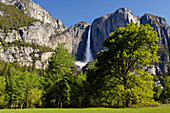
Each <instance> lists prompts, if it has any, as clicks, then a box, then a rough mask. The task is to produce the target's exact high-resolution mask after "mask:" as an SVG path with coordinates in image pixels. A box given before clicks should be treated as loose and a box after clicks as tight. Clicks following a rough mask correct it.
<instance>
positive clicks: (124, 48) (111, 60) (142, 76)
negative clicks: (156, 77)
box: [87, 23, 159, 107]
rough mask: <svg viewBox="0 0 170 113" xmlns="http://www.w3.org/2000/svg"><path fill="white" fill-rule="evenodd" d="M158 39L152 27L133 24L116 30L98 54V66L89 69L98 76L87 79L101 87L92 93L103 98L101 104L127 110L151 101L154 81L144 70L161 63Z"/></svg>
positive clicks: (96, 64) (89, 76)
mask: <svg viewBox="0 0 170 113" xmlns="http://www.w3.org/2000/svg"><path fill="white" fill-rule="evenodd" d="M158 40H159V38H158V37H157V33H156V32H155V31H153V28H152V27H150V25H148V24H147V25H145V26H144V25H140V26H139V25H138V24H134V23H130V24H128V25H127V27H119V28H117V30H116V31H115V32H112V33H111V34H110V35H109V37H107V38H106V39H105V41H104V43H103V45H104V46H105V47H107V48H108V49H107V50H105V51H102V52H100V53H99V54H98V56H97V60H96V63H95V67H94V68H92V69H91V70H89V73H93V75H95V76H96V77H95V78H94V77H93V80H92V79H91V78H92V77H91V75H88V76H87V81H88V80H89V79H90V82H91V83H92V82H93V86H94V85H95V86H97V85H98V86H100V87H98V90H99V91H98V92H94V90H92V91H93V93H92V94H95V97H96V95H97V94H98V97H99V98H100V99H97V100H96V102H97V103H98V104H99V103H100V104H101V103H103V104H104V105H107V106H119V107H120V106H124V107H125V106H130V104H138V103H146V102H151V100H152V98H153V84H154V82H153V80H152V79H153V77H152V76H151V75H150V74H149V73H148V72H146V71H145V70H144V67H145V66H151V64H153V63H155V62H158V58H159V57H158V56H157V49H158V45H157V44H156V43H157V42H158ZM90 87H91V86H90ZM99 100H100V101H99Z"/></svg>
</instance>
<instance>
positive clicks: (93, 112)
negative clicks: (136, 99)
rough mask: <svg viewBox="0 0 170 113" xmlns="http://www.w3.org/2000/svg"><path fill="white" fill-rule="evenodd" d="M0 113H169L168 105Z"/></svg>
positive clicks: (28, 110) (4, 111)
mask: <svg viewBox="0 0 170 113" xmlns="http://www.w3.org/2000/svg"><path fill="white" fill-rule="evenodd" d="M0 113H170V105H162V106H160V107H144V108H85V109H55V108H54V109H12V110H11V109H2V110H0Z"/></svg>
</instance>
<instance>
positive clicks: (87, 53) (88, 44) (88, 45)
mask: <svg viewBox="0 0 170 113" xmlns="http://www.w3.org/2000/svg"><path fill="white" fill-rule="evenodd" d="M90 33H91V26H90V28H89V31H88V38H87V46H86V54H85V58H86V60H85V62H86V63H88V62H90V61H91V60H92V54H91V50H90Z"/></svg>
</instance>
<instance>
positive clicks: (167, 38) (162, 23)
mask: <svg viewBox="0 0 170 113" xmlns="http://www.w3.org/2000/svg"><path fill="white" fill-rule="evenodd" d="M130 22H135V23H136V22H138V23H139V24H144V25H145V24H150V25H151V26H152V27H154V30H155V31H157V32H158V37H160V38H161V40H160V41H159V43H158V45H159V50H158V55H160V56H161V61H162V62H163V63H160V64H158V65H157V66H156V69H155V68H152V69H151V70H150V71H151V72H152V73H153V74H155V73H158V72H159V71H161V72H167V71H168V64H169V55H170V54H169V51H170V33H169V32H170V30H169V27H168V24H167V23H166V20H165V19H164V18H162V17H157V16H153V15H151V14H145V15H144V16H142V17H137V16H134V15H133V14H132V13H131V11H130V10H129V9H126V8H121V9H118V10H117V11H116V12H115V13H111V14H108V15H105V16H102V17H99V18H97V19H95V20H94V21H93V23H92V33H91V40H92V43H91V46H92V47H91V49H92V52H93V57H94V58H96V55H97V53H98V52H99V51H101V50H103V49H105V47H103V45H102V43H103V41H104V39H105V38H106V37H108V36H109V34H110V33H111V32H113V31H115V30H116V28H118V27H122V26H123V27H125V26H126V25H127V24H128V23H130ZM155 71H156V72H155Z"/></svg>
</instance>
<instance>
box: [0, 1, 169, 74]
mask: <svg viewBox="0 0 170 113" xmlns="http://www.w3.org/2000/svg"><path fill="white" fill-rule="evenodd" d="M0 2H2V3H5V4H7V5H14V6H15V7H16V8H18V9H20V10H21V11H23V12H24V13H25V14H26V15H28V16H30V17H32V18H34V19H36V20H38V21H36V22H33V23H31V24H30V25H28V26H23V27H21V28H19V30H18V31H17V30H11V31H10V32H9V33H6V34H4V33H3V32H1V33H0V38H1V39H2V40H1V48H0V51H1V52H0V54H1V60H4V61H10V62H14V61H19V62H21V64H22V65H32V63H33V62H35V65H36V68H46V67H47V59H48V58H49V57H50V56H51V53H52V52H53V50H54V49H55V48H56V46H57V45H58V43H62V42H64V43H65V44H66V47H67V49H68V50H69V52H70V53H71V54H72V56H74V57H75V59H76V60H78V61H83V60H84V59H85V58H84V57H85V52H86V42H87V37H88V31H89V28H90V24H89V23H87V22H79V23H77V24H75V25H74V26H72V27H70V28H66V27H65V26H64V25H63V24H62V22H61V21H60V20H59V19H55V18H53V17H52V16H51V15H50V14H49V13H48V12H47V11H46V10H45V9H43V8H42V7H41V6H40V5H38V4H36V3H34V2H33V1H32V0H0ZM130 22H135V23H136V22H138V24H144V25H145V24H150V25H151V26H152V27H154V30H155V31H157V32H158V36H159V37H160V38H161V40H160V41H159V43H158V45H159V50H158V55H160V56H161V62H160V63H159V64H157V65H153V67H152V68H148V70H149V71H150V72H151V73H153V74H158V73H164V72H167V71H168V65H169V55H170V54H169V51H170V26H168V24H167V23H166V20H165V19H164V18H162V17H157V16H154V15H151V14H145V15H143V16H142V17H138V16H135V15H133V14H132V12H131V10H130V9H126V8H120V9H118V10H117V11H116V12H115V13H111V14H108V15H105V16H102V17H99V18H96V19H95V20H94V21H93V23H92V25H91V39H90V40H91V47H90V48H91V51H92V55H93V57H94V59H95V58H96V56H97V53H98V52H100V51H101V50H104V49H106V48H105V47H103V45H102V43H103V41H104V39H105V38H106V37H108V36H109V34H110V33H111V32H113V31H115V30H116V28H118V27H121V26H126V25H127V24H128V23H130ZM3 41H4V42H6V43H12V44H13V43H14V42H15V41H18V42H22V43H23V42H24V43H25V44H26V45H27V46H23V47H19V46H18V45H15V44H13V45H12V46H10V47H9V46H5V47H4V46H3V44H2V42H3ZM35 45H38V47H36V48H35ZM47 48H48V50H47ZM49 48H50V49H49Z"/></svg>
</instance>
